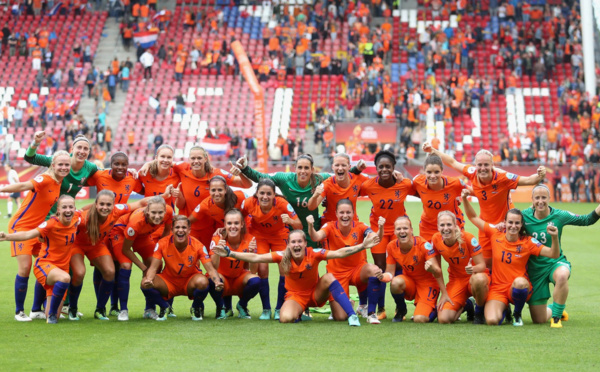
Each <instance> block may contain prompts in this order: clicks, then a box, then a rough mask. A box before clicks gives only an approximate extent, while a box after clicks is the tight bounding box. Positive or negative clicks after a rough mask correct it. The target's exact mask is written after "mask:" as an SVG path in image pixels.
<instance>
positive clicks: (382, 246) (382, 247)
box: [371, 234, 396, 254]
mask: <svg viewBox="0 0 600 372" xmlns="http://www.w3.org/2000/svg"><path fill="white" fill-rule="evenodd" d="M394 239H396V236H395V235H394V234H390V235H384V236H383V238H382V239H381V241H380V242H379V244H377V245H376V246H374V247H373V248H371V254H378V253H385V252H386V247H387V245H388V244H389V243H390V242H391V241H392V240H394Z"/></svg>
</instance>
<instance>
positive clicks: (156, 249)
mask: <svg viewBox="0 0 600 372" xmlns="http://www.w3.org/2000/svg"><path fill="white" fill-rule="evenodd" d="M115 240H116V239H115ZM156 251H158V243H156V245H155V246H154V252H156Z"/></svg>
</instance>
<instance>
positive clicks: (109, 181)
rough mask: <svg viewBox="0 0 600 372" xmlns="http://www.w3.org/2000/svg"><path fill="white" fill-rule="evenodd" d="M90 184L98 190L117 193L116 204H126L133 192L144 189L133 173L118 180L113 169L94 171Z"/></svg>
mask: <svg viewBox="0 0 600 372" xmlns="http://www.w3.org/2000/svg"><path fill="white" fill-rule="evenodd" d="M87 183H88V185H89V186H96V189H97V190H98V192H100V191H102V190H110V191H112V192H114V193H115V204H125V203H127V201H128V200H129V196H131V193H132V192H134V191H135V192H136V193H141V192H142V190H143V189H144V188H143V186H142V183H141V182H140V180H138V179H135V178H134V177H133V175H132V174H131V173H129V172H127V175H126V176H125V178H124V179H123V180H121V181H117V180H115V179H114V178H113V177H112V170H111V169H104V170H99V171H97V172H96V173H94V174H93V175H92V176H91V177H90V178H88V181H87Z"/></svg>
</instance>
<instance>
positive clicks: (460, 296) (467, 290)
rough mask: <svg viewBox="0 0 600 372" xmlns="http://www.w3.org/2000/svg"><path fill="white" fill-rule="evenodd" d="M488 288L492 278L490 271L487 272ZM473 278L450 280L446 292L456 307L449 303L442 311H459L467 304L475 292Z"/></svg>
mask: <svg viewBox="0 0 600 372" xmlns="http://www.w3.org/2000/svg"><path fill="white" fill-rule="evenodd" d="M485 274H486V275H487V279H488V286H489V284H490V282H491V276H490V272H489V270H486V273H485ZM470 279H471V277H470V276H468V277H461V278H450V280H449V281H448V284H446V291H447V292H448V297H450V299H451V300H452V302H454V305H450V303H449V302H446V303H445V304H444V307H443V308H442V310H454V311H458V310H460V309H461V308H462V307H464V306H465V304H466V303H467V299H468V298H469V297H470V296H472V295H473V291H472V290H471V283H470Z"/></svg>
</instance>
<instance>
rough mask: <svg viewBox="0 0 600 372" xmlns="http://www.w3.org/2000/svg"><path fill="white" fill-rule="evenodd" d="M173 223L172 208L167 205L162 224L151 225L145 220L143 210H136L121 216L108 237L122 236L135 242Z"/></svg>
mask: <svg viewBox="0 0 600 372" xmlns="http://www.w3.org/2000/svg"><path fill="white" fill-rule="evenodd" d="M171 223H173V208H171V207H169V206H168V205H167V211H166V213H165V218H164V219H163V222H162V223H159V224H158V225H152V224H150V223H149V222H148V221H147V220H146V215H145V214H144V208H140V209H136V210H135V211H133V212H131V213H129V214H126V215H124V216H121V217H120V218H119V220H118V221H117V223H115V225H114V227H113V229H112V230H111V232H110V235H124V236H125V238H126V239H127V240H135V239H136V238H142V237H146V236H149V235H152V233H154V232H155V231H156V230H158V229H160V228H161V227H163V226H166V225H171Z"/></svg>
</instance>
